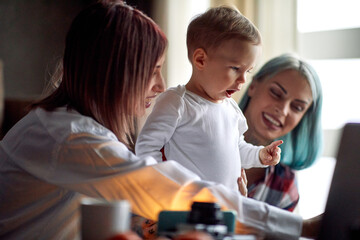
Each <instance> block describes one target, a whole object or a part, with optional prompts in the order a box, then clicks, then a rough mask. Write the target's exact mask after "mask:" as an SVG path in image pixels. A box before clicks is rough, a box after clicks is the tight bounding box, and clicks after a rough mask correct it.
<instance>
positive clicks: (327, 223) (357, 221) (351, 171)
mask: <svg viewBox="0 0 360 240" xmlns="http://www.w3.org/2000/svg"><path fill="white" fill-rule="evenodd" d="M325 239H326V240H331V239H336V240H350V239H351V240H353V239H357V240H359V239H360V123H348V124H346V125H345V127H344V129H343V133H342V137H341V141H340V146H339V149H338V153H337V158H336V165H335V170H334V175H333V178H332V182H331V186H330V191H329V195H328V199H327V203H326V207H325V212H324V216H323V221H322V226H321V230H320V235H319V237H318V240H325Z"/></svg>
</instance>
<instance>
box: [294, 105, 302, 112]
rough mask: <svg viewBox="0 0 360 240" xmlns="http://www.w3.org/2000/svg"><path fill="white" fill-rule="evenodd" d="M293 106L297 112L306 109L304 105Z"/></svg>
mask: <svg viewBox="0 0 360 240" xmlns="http://www.w3.org/2000/svg"><path fill="white" fill-rule="evenodd" d="M293 108H294V109H295V110H296V111H297V112H302V111H304V108H303V107H302V106H297V105H293Z"/></svg>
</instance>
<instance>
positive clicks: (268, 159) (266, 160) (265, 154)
mask: <svg viewBox="0 0 360 240" xmlns="http://www.w3.org/2000/svg"><path fill="white" fill-rule="evenodd" d="M283 142H284V141H283V140H277V141H275V142H272V143H271V144H270V145H268V146H266V147H264V148H263V149H261V150H260V154H259V157H260V162H261V163H262V164H263V165H276V164H278V163H279V162H280V153H281V149H280V148H279V145H281V144H282V143H283Z"/></svg>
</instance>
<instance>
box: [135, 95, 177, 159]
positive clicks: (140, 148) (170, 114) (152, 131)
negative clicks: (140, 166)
mask: <svg viewBox="0 0 360 240" xmlns="http://www.w3.org/2000/svg"><path fill="white" fill-rule="evenodd" d="M181 108H182V102H181V98H180V97H179V96H178V95H177V94H176V93H174V92H173V91H169V90H168V91H166V92H164V93H162V94H161V95H160V96H159V97H158V99H157V100H156V103H155V105H154V108H153V110H152V112H151V113H150V115H149V116H148V118H147V120H146V122H145V124H144V126H143V128H142V130H141V132H140V134H139V136H138V138H137V141H136V145H135V153H136V155H137V156H139V157H144V156H149V155H150V156H152V157H154V158H155V159H156V160H157V161H158V162H161V161H162V153H161V152H160V150H161V149H162V148H163V147H164V145H165V144H166V143H167V142H168V141H169V140H170V138H171V137H172V135H173V133H174V131H175V129H176V127H177V123H178V120H179V118H180V114H179V113H180V112H181V111H180V109H181Z"/></svg>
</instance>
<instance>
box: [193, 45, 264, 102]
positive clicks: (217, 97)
mask: <svg viewBox="0 0 360 240" xmlns="http://www.w3.org/2000/svg"><path fill="white" fill-rule="evenodd" d="M260 54H261V46H259V45H253V44H252V43H250V42H248V41H244V40H238V39H230V40H227V41H224V42H223V43H222V44H221V45H220V46H219V47H217V48H216V49H215V50H209V51H208V52H207V58H206V60H205V64H204V68H203V75H202V76H203V77H202V78H201V79H199V80H198V81H200V83H199V86H201V87H202V92H204V93H205V94H204V96H203V97H205V98H206V99H208V100H210V101H212V102H221V101H223V100H224V99H225V98H230V97H231V95H232V94H234V93H235V92H237V91H240V89H241V87H242V86H243V84H244V83H245V81H246V77H247V74H248V73H249V72H250V71H251V70H252V69H253V68H254V65H255V62H256V60H257V58H258V57H259V56H260Z"/></svg>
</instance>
